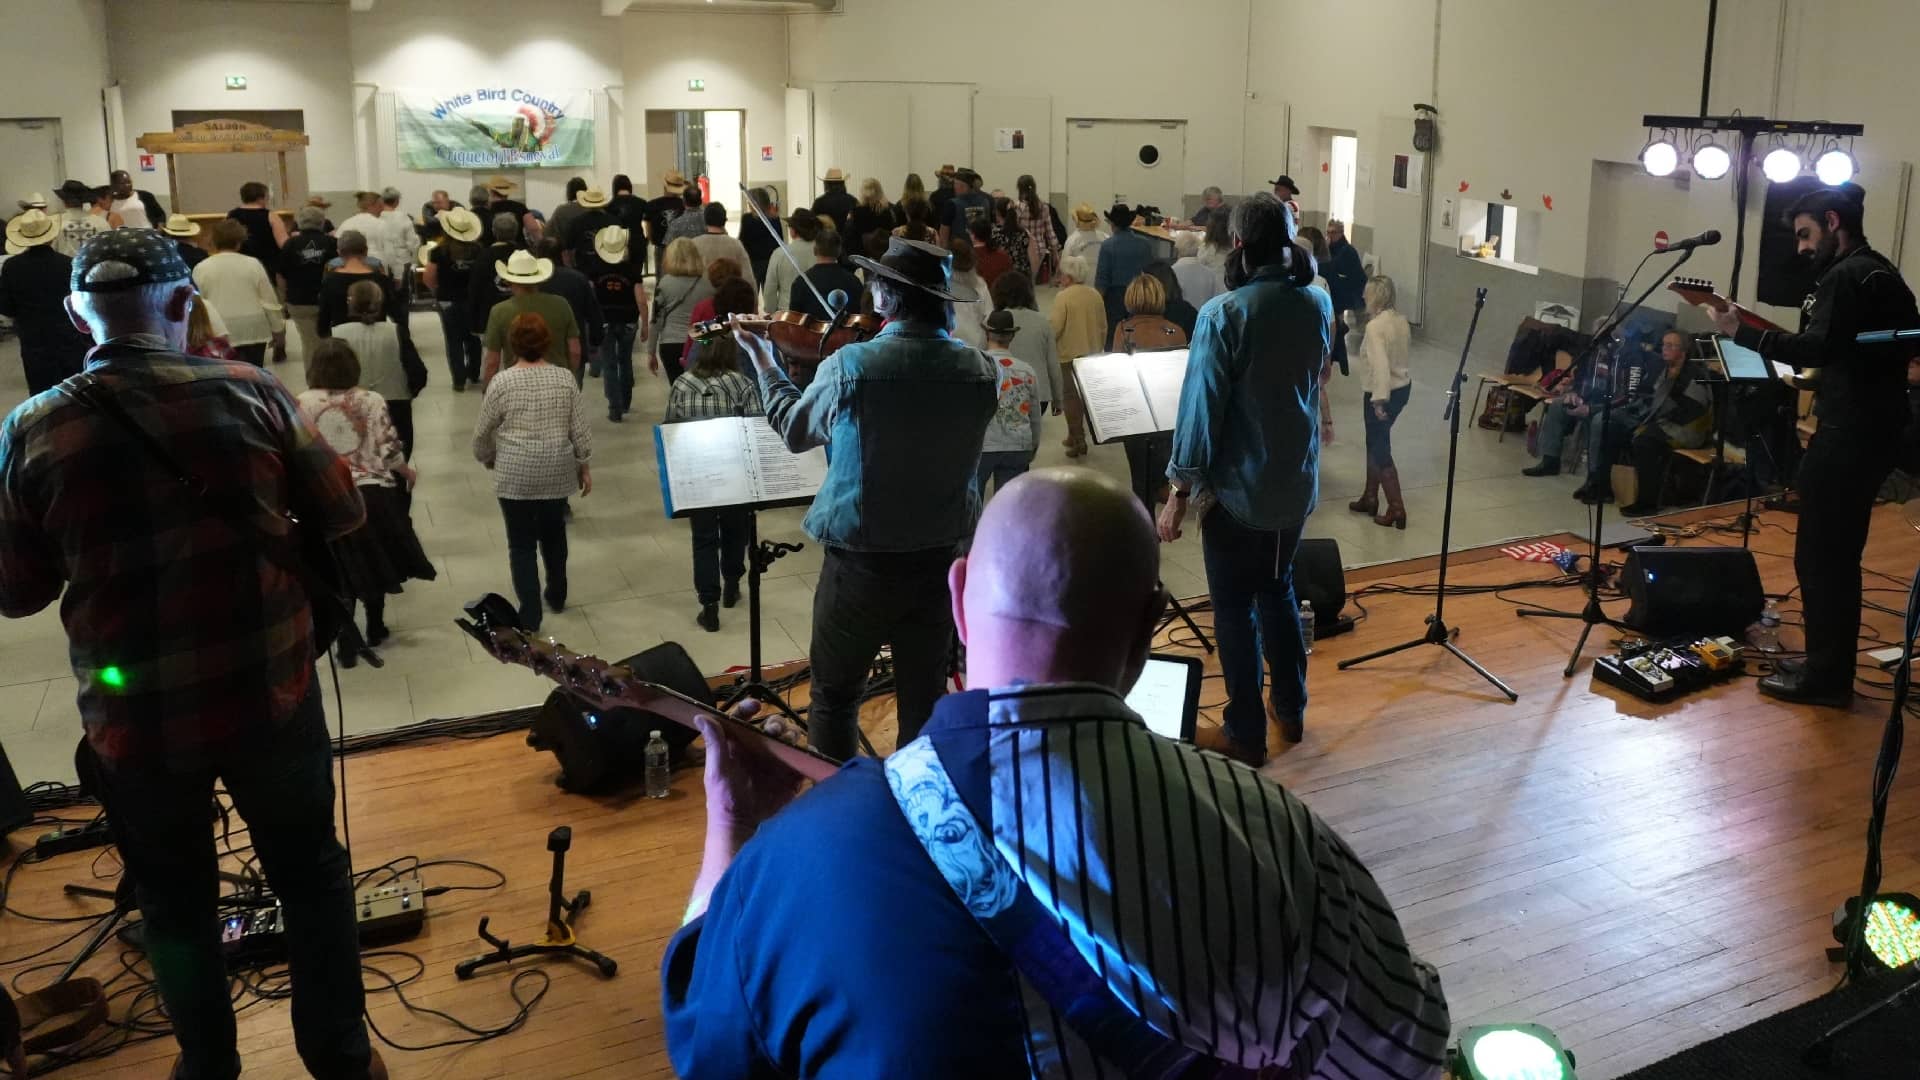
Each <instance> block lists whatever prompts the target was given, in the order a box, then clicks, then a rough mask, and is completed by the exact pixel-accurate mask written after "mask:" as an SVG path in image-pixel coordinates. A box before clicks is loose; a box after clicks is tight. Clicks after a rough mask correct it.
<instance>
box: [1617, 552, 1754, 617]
mask: <svg viewBox="0 0 1920 1080" xmlns="http://www.w3.org/2000/svg"><path fill="white" fill-rule="evenodd" d="M1621 577H1622V579H1623V580H1622V582H1621V586H1622V587H1623V588H1624V589H1626V592H1627V596H1628V597H1629V598H1631V600H1632V601H1633V604H1632V606H1631V607H1630V608H1629V609H1628V610H1627V617H1626V618H1625V619H1624V620H1622V621H1624V622H1625V623H1626V624H1627V625H1628V626H1631V627H1633V628H1634V629H1635V630H1638V631H1640V632H1641V633H1643V634H1647V635H1649V636H1651V637H1678V636H1680V635H1683V634H1698V635H1702V636H1706V635H1715V634H1729V635H1732V636H1733V637H1739V636H1741V635H1742V634H1745V633H1746V630H1747V627H1749V626H1751V625H1753V623H1754V622H1755V621H1757V620H1758V619H1759V618H1760V609H1761V608H1762V607H1763V606H1765V604H1766V596H1765V594H1763V593H1762V592H1761V590H1760V570H1759V568H1758V567H1757V566H1755V565H1754V561H1753V552H1751V551H1747V550H1745V549H1743V548H1729V547H1636V548H1631V549H1629V550H1628V552H1627V564H1626V568H1625V569H1624V570H1622V571H1621Z"/></svg>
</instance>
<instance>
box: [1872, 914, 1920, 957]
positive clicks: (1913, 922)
mask: <svg viewBox="0 0 1920 1080" xmlns="http://www.w3.org/2000/svg"><path fill="white" fill-rule="evenodd" d="M1866 938H1867V948H1869V949H1871V950H1873V955H1874V956H1876V957H1879V958H1880V962H1881V963H1883V964H1885V965H1887V966H1888V967H1890V968H1901V967H1905V966H1907V965H1908V964H1911V963H1914V962H1915V961H1920V915H1915V914H1914V912H1913V910H1912V909H1911V908H1909V907H1907V906H1906V905H1905V904H1901V903H1896V902H1895V901H1892V900H1884V899H1882V900H1875V901H1874V902H1873V903H1872V904H1870V905H1868V907H1867V928H1866Z"/></svg>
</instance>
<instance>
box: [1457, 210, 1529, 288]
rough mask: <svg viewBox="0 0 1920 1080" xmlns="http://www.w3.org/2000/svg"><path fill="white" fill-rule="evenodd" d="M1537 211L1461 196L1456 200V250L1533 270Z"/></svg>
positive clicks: (1527, 271) (1513, 268)
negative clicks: (1460, 198) (1457, 201)
mask: <svg viewBox="0 0 1920 1080" xmlns="http://www.w3.org/2000/svg"><path fill="white" fill-rule="evenodd" d="M1539 232H1540V214H1539V213H1538V212H1536V211H1532V210H1521V209H1520V208H1519V207H1517V206H1511V205H1508V204H1505V203H1486V202H1481V201H1479V200H1478V199H1464V200H1462V201H1461V203H1460V231H1459V248H1458V254H1459V255H1460V257H1462V258H1467V259H1479V260H1481V261H1483V262H1489V263H1492V264H1494V265H1495V266H1502V267H1505V268H1506V269H1509V270H1518V271H1520V272H1521V273H1526V274H1537V273H1539V272H1540V267H1539V266H1537V265H1535V263H1534V259H1535V258H1537V256H1536V255H1535V251H1536V250H1537V248H1538V245H1539Z"/></svg>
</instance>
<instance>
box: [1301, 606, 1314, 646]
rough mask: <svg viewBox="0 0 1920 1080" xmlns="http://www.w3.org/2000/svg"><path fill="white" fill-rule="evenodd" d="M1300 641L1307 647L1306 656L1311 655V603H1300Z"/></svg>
mask: <svg viewBox="0 0 1920 1080" xmlns="http://www.w3.org/2000/svg"><path fill="white" fill-rule="evenodd" d="M1300 641H1301V643H1302V644H1304V645H1305V646H1306V647H1307V655H1308V656H1312V655H1313V601H1311V600H1302V601H1301V602H1300Z"/></svg>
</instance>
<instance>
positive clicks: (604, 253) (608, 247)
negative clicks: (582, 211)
mask: <svg viewBox="0 0 1920 1080" xmlns="http://www.w3.org/2000/svg"><path fill="white" fill-rule="evenodd" d="M627 239H628V237H627V230H625V229H623V228H621V227H620V226H618V225H609V226H607V227H606V228H604V229H601V230H600V231H599V232H597V233H594V234H593V253H594V254H595V255H598V256H600V260H601V261H602V262H607V263H623V262H626V261H627Z"/></svg>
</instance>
